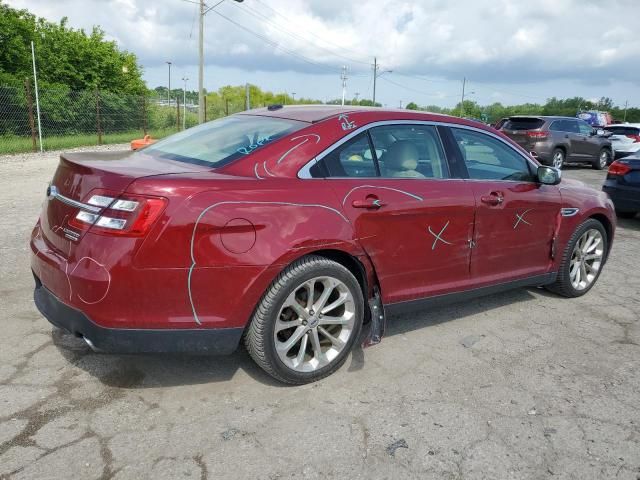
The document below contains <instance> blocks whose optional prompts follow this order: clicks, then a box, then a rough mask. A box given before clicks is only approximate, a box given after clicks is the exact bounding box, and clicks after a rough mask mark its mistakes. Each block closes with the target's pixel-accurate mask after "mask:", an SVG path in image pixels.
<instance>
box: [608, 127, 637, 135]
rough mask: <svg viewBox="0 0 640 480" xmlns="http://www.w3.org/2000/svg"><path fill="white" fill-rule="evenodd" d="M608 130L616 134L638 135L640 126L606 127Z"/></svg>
mask: <svg viewBox="0 0 640 480" xmlns="http://www.w3.org/2000/svg"><path fill="white" fill-rule="evenodd" d="M605 130H606V131H607V132H611V133H613V134H614V135H638V134H639V133H640V128H638V127H627V126H624V127H605Z"/></svg>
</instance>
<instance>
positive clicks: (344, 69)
mask: <svg viewBox="0 0 640 480" xmlns="http://www.w3.org/2000/svg"><path fill="white" fill-rule="evenodd" d="M340 79H341V80H342V106H343V107H344V97H345V96H346V95H347V66H346V65H343V66H342V73H341V74H340Z"/></svg>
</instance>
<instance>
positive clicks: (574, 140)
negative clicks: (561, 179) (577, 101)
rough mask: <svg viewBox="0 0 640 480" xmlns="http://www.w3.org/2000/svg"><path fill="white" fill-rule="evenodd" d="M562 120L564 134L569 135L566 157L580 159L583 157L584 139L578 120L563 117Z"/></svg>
mask: <svg viewBox="0 0 640 480" xmlns="http://www.w3.org/2000/svg"><path fill="white" fill-rule="evenodd" d="M563 122H564V123H563V128H564V129H565V131H566V132H567V134H566V135H567V136H568V137H569V151H568V152H567V159H568V160H576V161H581V160H583V159H584V157H585V153H584V149H585V146H584V140H585V139H584V135H583V134H582V133H580V128H579V127H578V120H574V119H565V120H563Z"/></svg>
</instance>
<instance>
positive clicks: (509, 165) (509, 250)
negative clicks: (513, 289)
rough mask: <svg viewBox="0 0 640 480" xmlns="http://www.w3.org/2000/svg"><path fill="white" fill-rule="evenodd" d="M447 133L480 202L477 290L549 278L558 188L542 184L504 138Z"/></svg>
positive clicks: (473, 270) (474, 255) (473, 264)
mask: <svg viewBox="0 0 640 480" xmlns="http://www.w3.org/2000/svg"><path fill="white" fill-rule="evenodd" d="M449 132H450V134H451V135H452V136H453V140H454V142H455V145H457V147H458V154H459V155H461V156H462V159H463V162H462V163H463V165H464V167H465V173H464V175H465V176H466V177H467V178H468V180H467V181H468V183H469V184H470V185H471V186H472V189H473V192H474V194H475V197H476V204H477V210H476V217H475V231H474V237H473V241H474V248H473V251H472V255H471V277H472V279H473V281H474V285H476V286H484V285H490V284H495V283H503V282H508V281H511V280H516V279H521V278H526V277H531V276H536V275H541V274H545V273H547V272H548V270H549V268H550V265H551V263H550V262H551V249H552V241H553V237H554V232H555V226H556V221H557V217H558V214H559V212H560V204H561V199H560V192H559V189H558V187H557V186H551V185H542V184H540V183H538V182H537V181H536V175H535V173H536V172H535V169H536V166H535V164H534V163H533V162H531V161H530V160H528V159H527V158H526V157H525V156H524V154H522V153H520V152H519V151H517V150H516V149H515V148H514V147H513V146H512V145H511V144H509V143H507V142H506V141H505V140H503V139H502V138H500V137H498V136H496V135H492V134H490V133H488V132H482V131H479V130H474V129H468V128H454V127H451V128H450V129H449Z"/></svg>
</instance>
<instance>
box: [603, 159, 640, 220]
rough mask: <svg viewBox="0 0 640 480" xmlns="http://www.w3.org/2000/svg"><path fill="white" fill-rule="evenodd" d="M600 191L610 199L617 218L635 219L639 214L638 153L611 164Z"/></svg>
mask: <svg viewBox="0 0 640 480" xmlns="http://www.w3.org/2000/svg"><path fill="white" fill-rule="evenodd" d="M602 190H604V191H605V192H607V193H608V194H609V197H611V200H612V201H613V204H614V205H615V208H616V213H617V214H618V216H619V217H621V218H633V217H635V215H636V214H637V213H638V212H640V153H636V154H634V155H631V156H629V157H626V158H625V159H623V160H616V161H615V162H613V163H612V164H611V165H610V166H609V172H608V173H607V179H606V180H605V181H604V185H603V186H602Z"/></svg>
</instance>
